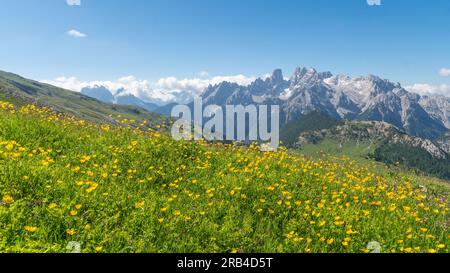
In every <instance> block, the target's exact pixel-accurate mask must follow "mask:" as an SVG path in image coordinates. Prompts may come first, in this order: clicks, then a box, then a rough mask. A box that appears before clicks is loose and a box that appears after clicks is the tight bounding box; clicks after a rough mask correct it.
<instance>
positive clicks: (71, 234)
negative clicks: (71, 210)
mask: <svg viewBox="0 0 450 273" xmlns="http://www.w3.org/2000/svg"><path fill="white" fill-rule="evenodd" d="M66 232H67V234H69V235H70V236H73V235H75V234H76V233H77V232H76V231H75V229H73V228H71V229H68V230H67V231H66Z"/></svg>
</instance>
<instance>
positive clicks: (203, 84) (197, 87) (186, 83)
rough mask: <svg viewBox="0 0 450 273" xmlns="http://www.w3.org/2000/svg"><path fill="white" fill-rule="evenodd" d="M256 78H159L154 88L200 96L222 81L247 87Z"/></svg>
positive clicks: (241, 76)
mask: <svg viewBox="0 0 450 273" xmlns="http://www.w3.org/2000/svg"><path fill="white" fill-rule="evenodd" d="M255 79H256V78H254V77H246V76H244V75H235V76H216V77H212V78H192V79H177V78H175V77H167V78H161V79H159V80H158V81H157V82H156V86H157V87H159V88H161V89H164V90H190V91H193V92H194V93H196V94H200V93H201V92H203V90H205V89H206V88H207V87H208V86H209V85H210V84H211V85H215V84H219V83H221V82H223V81H227V82H233V83H237V84H240V85H249V84H250V83H251V82H253V81H254V80H255Z"/></svg>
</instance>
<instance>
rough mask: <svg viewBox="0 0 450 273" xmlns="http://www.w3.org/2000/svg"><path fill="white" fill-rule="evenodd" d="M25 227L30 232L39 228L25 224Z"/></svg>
mask: <svg viewBox="0 0 450 273" xmlns="http://www.w3.org/2000/svg"><path fill="white" fill-rule="evenodd" d="M23 229H24V230H25V231H27V232H29V233H35V232H36V231H38V229H39V228H37V227H33V226H25V227H24V228H23Z"/></svg>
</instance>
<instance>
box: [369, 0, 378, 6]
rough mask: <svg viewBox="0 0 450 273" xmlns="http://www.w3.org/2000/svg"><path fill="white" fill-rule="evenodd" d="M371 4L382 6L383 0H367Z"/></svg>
mask: <svg viewBox="0 0 450 273" xmlns="http://www.w3.org/2000/svg"><path fill="white" fill-rule="evenodd" d="M367 4H368V5H369V6H381V0H367Z"/></svg>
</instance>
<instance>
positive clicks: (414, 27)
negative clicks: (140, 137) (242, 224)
mask: <svg viewBox="0 0 450 273" xmlns="http://www.w3.org/2000/svg"><path fill="white" fill-rule="evenodd" d="M70 1H72V2H73V1H74V2H75V3H76V2H77V0H70ZM0 7H1V8H0V37H1V42H0V60H1V62H0V69H1V70H7V71H11V72H15V73H18V74H22V75H24V76H26V77H30V78H33V79H38V80H44V79H45V80H52V79H55V78H57V77H61V76H64V77H67V78H69V77H76V80H77V81H84V82H91V81H116V80H117V79H118V78H120V77H123V76H128V75H133V76H134V78H135V79H139V80H140V81H141V83H142V81H145V80H146V81H149V82H156V81H158V80H159V79H161V78H166V77H176V78H177V80H178V79H185V78H186V79H194V78H199V77H200V76H199V73H200V72H201V71H206V72H208V75H209V76H207V74H206V73H203V76H202V77H213V76H231V75H239V74H242V75H245V76H248V77H252V76H262V75H265V74H267V73H270V72H271V71H272V70H273V69H274V68H282V69H283V70H284V73H285V76H290V74H291V73H292V72H293V70H294V68H295V67H296V66H299V65H304V66H308V67H315V68H317V69H318V70H321V71H322V70H329V71H331V72H333V73H334V74H341V73H342V74H349V75H353V76H355V75H366V74H369V73H371V74H376V75H379V76H381V77H384V78H388V79H391V80H393V81H398V82H401V83H402V84H404V85H412V84H415V83H424V84H425V83H426V84H429V85H439V84H446V85H448V84H449V83H450V77H444V76H442V75H447V74H450V72H449V71H447V72H449V73H445V72H446V70H445V69H444V70H443V73H441V74H442V75H440V74H439V71H440V70H441V69H443V68H449V67H450V23H449V22H450V1H447V0H433V1H426V0H416V1H412V0H409V1H407V0H382V2H381V5H379V6H370V5H368V4H367V0H303V1H302V0H291V1H290V0H130V1H123V0H81V3H80V5H68V3H67V2H66V0H0ZM70 30H74V31H75V32H74V31H73V32H74V33H75V34H77V32H79V33H78V34H79V35H78V36H80V35H83V34H84V35H86V37H74V36H71V35H68V31H70ZM76 31H77V32H76ZM75 36H76V35H75ZM447 87H448V86H447Z"/></svg>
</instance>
